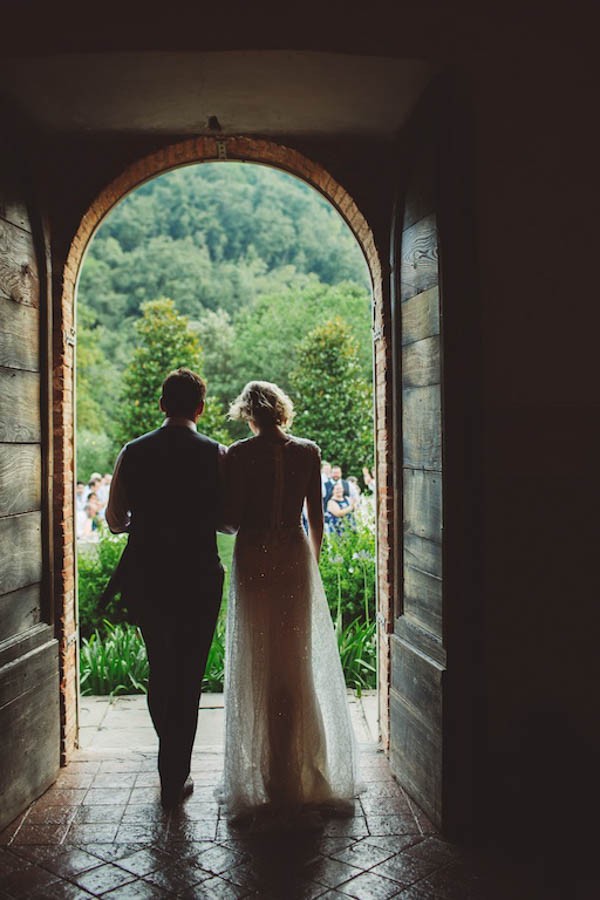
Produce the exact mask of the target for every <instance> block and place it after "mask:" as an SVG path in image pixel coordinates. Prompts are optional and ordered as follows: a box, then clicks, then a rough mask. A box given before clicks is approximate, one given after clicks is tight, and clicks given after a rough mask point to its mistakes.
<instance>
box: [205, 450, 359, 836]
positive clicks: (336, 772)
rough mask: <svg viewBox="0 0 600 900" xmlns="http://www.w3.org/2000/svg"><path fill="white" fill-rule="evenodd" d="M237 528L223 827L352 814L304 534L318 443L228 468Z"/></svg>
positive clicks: (257, 453) (336, 696)
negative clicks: (320, 814) (314, 815)
mask: <svg viewBox="0 0 600 900" xmlns="http://www.w3.org/2000/svg"><path fill="white" fill-rule="evenodd" d="M227 471H228V477H227V483H228V494H229V498H230V501H229V508H230V516H232V517H233V519H234V521H233V522H232V524H235V525H238V526H239V530H238V535H237V540H236V545H235V552H234V558H233V568H232V575H231V587H230V594H229V606H228V611H227V641H226V657H225V771H224V782H223V787H222V792H221V799H222V801H223V802H224V804H225V807H226V811H227V815H228V818H229V819H230V820H238V821H240V822H242V821H244V820H249V821H250V823H253V824H255V825H258V826H259V827H260V824H261V822H263V823H264V822H265V821H266V822H271V823H273V822H275V823H276V824H282V823H285V822H289V823H291V824H293V820H294V818H295V817H297V816H300V817H301V816H302V815H306V812H307V810H309V811H314V810H326V811H330V812H334V813H335V812H337V813H342V814H344V813H346V814H348V813H351V811H352V809H353V799H352V798H353V797H354V796H355V793H356V785H357V769H356V750H355V743H354V737H353V733H352V726H351V723H350V717H349V712H348V703H347V698H346V686H345V683H344V678H343V674H342V668H341V664H340V659H339V654H338V649H337V643H336V639H335V634H334V630H333V624H332V621H331V616H330V613H329V608H328V605H327V599H326V597H325V592H324V590H323V584H322V582H321V576H320V574H319V569H318V566H317V563H316V561H315V558H314V555H313V553H312V550H311V548H310V545H309V542H308V539H307V537H306V535H305V533H304V530H303V528H302V525H301V511H302V504H303V502H304V498H305V496H306V493H307V489H308V487H309V482H310V480H311V479H316V478H318V479H319V491H320V454H319V449H318V447H317V446H316V444H313V443H311V442H309V441H304V440H300V439H298V438H291V437H286V438H285V440H271V439H268V438H265V437H263V436H260V435H259V436H258V437H254V438H250V439H248V440H246V441H240V442H238V443H237V444H234V445H233V447H231V448H230V450H229V452H228V457H227Z"/></svg>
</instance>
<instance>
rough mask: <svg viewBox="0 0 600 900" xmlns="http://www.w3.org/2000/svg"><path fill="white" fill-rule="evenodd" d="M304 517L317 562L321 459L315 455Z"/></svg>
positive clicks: (320, 539)
mask: <svg viewBox="0 0 600 900" xmlns="http://www.w3.org/2000/svg"><path fill="white" fill-rule="evenodd" d="M306 516H307V519H308V534H309V537H310V543H311V545H312V549H313V553H314V555H315V559H316V560H317V562H319V555H320V553H321V542H322V540H323V495H322V485H321V457H320V453H319V452H318V450H317V452H316V453H315V460H314V463H313V467H312V471H311V474H310V479H309V482H308V488H307V491H306Z"/></svg>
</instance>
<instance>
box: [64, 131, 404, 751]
mask: <svg viewBox="0 0 600 900" xmlns="http://www.w3.org/2000/svg"><path fill="white" fill-rule="evenodd" d="M227 160H235V161H238V162H243V161H245V162H252V163H259V164H263V165H268V166H271V167H274V168H278V169H281V170H283V171H286V172H288V173H290V174H292V175H295V176H297V177H299V178H301V179H302V180H303V181H305V182H306V183H307V184H309V185H311V186H312V187H314V188H316V189H317V190H318V191H319V192H320V193H321V194H322V195H323V196H324V197H325V198H326V199H327V200H328V201H329V202H330V203H331V205H332V206H333V207H334V208H335V209H336V210H337V211H338V212H339V213H340V215H341V216H342V217H343V218H344V219H345V221H346V222H347V224H348V225H349V227H350V228H351V230H352V232H353V233H354V235H355V237H356V240H357V242H358V244H359V245H360V247H361V249H362V252H363V254H364V257H365V259H366V262H367V265H368V268H369V273H370V277H371V282H372V292H373V303H374V338H375V341H376V348H375V353H374V363H375V396H376V404H375V406H376V456H377V484H378V507H379V508H378V536H379V541H378V582H379V610H380V612H379V621H380V633H381V634H382V635H384V636H385V634H386V631H387V624H386V623H387V622H388V621H389V617H390V612H389V611H390V605H391V599H390V598H391V589H390V581H391V578H390V576H391V554H390V540H389V534H390V526H391V509H390V505H391V499H390V497H391V490H389V487H388V485H389V479H390V474H391V467H390V465H389V460H388V440H387V435H388V433H391V423H390V422H389V421H388V419H389V417H390V410H391V405H390V403H389V402H386V395H387V392H388V391H389V384H388V379H387V370H388V365H387V360H388V349H387V348H388V346H389V344H387V343H386V336H385V331H384V323H385V322H386V321H388V322H389V316H385V315H384V310H383V303H384V292H383V284H382V275H381V265H380V262H379V256H378V252H377V249H376V246H375V241H374V238H373V234H372V231H371V229H370V227H369V225H368V223H367V222H366V220H365V218H364V216H363V215H362V214H361V212H360V210H359V209H358V208H357V206H356V204H355V203H354V201H353V200H352V198H351V197H350V196H349V195H348V193H347V192H346V191H345V190H344V188H343V187H342V186H341V185H339V184H338V183H337V182H336V181H335V180H334V179H333V178H332V177H331V176H330V175H329V174H328V173H327V172H326V171H325V170H324V169H323V168H322V167H321V166H320V165H318V164H317V163H314V162H312V161H311V160H309V159H307V158H306V157H304V156H303V155H301V154H300V153H298V152H297V151H295V150H291V149H289V148H287V147H283V146H281V145H278V144H274V143H271V142H267V141H260V140H254V139H250V138H228V139H224V140H218V139H215V138H198V139H193V140H188V141H185V142H183V143H180V144H175V145H172V146H170V147H166V148H164V149H163V150H160V151H158V152H157V153H155V154H152V155H151V156H148V157H145V158H144V159H142V160H140V161H139V162H136V163H134V164H133V165H131V166H129V167H128V168H127V169H126V170H125V171H124V172H123V173H122V174H121V175H120V176H119V177H118V178H117V179H115V180H114V181H113V182H112V183H111V184H110V185H108V187H106V188H105V189H104V190H103V191H102V192H101V193H100V195H99V196H98V197H97V198H96V200H95V201H94V203H93V204H92V205H91V206H90V208H89V209H88V211H87V212H86V214H85V215H84V216H83V218H82V220H81V223H80V225H79V228H78V230H77V233H76V234H75V236H74V238H73V241H72V244H71V247H70V251H69V254H68V258H67V262H66V265H65V269H64V278H63V286H62V287H63V293H62V312H63V321H64V323H65V325H66V326H67V327H66V328H65V329H63V335H64V336H65V343H66V344H67V348H66V349H67V352H66V353H63V354H61V356H60V358H59V359H58V360H57V365H55V367H54V372H55V382H54V384H55V397H54V408H55V417H58V418H59V419H60V423H61V425H62V428H58V429H56V428H55V434H59V435H60V436H59V441H60V442H61V446H60V447H59V448H57V450H58V453H57V456H58V457H59V458H60V459H62V460H70V466H66V467H65V466H63V469H62V473H59V475H60V474H62V484H61V486H60V487H61V490H60V495H61V496H62V498H63V500H64V505H63V506H62V509H61V514H60V518H59V519H58V520H55V525H56V533H55V547H56V548H57V550H58V552H59V553H62V566H61V567H60V569H59V571H60V573H61V575H60V577H61V579H62V583H61V585H60V590H59V591H58V596H60V597H61V598H63V606H62V609H60V610H59V611H58V621H59V630H60V638H61V670H62V672H61V674H62V678H61V704H62V729H63V748H64V756H65V758H66V757H68V754H69V751H70V749H71V748H72V747H73V746H74V744H75V740H76V734H77V646H76V641H73V640H72V637H71V636H72V634H74V633H76V627H75V622H76V618H75V617H76V610H75V603H76V597H75V590H74V584H75V581H74V570H75V563H74V552H73V534H72V529H69V527H68V525H67V523H68V522H69V521H71V522H72V514H73V509H72V504H73V494H74V484H73V473H72V462H73V403H74V401H73V389H72V385H73V374H74V354H73V352H72V351H71V352H69V336H70V335H72V340H71V344H72V343H73V342H74V336H75V335H74V330H73V324H74V308H75V298H76V288H77V281H78V277H79V273H80V270H81V265H82V261H83V257H84V255H85V251H86V248H87V246H88V244H89V241H90V239H91V238H92V236H93V234H94V233H95V231H96V229H97V228H98V227H99V225H100V223H101V222H102V221H103V219H104V217H105V216H106V215H107V213H108V212H109V211H110V210H111V209H112V208H113V207H114V206H115V204H116V203H118V202H119V201H120V200H121V199H123V198H124V197H125V196H126V195H127V194H128V193H129V192H131V191H132V190H134V189H135V188H137V187H139V186H140V185H141V184H142V183H144V182H145V181H148V180H150V179H152V178H154V177H156V176H157V175H159V174H163V173H165V172H168V171H170V170H173V169H176V168H179V167H181V166H185V165H190V164H194V163H201V162H215V161H227ZM55 422H56V419H55ZM379 659H380V673H379V680H380V685H381V687H382V692H381V715H380V719H381V727H382V734H383V737H384V740H385V739H386V736H387V733H388V728H387V682H388V672H389V665H388V652H387V642H385V640H384V641H382V642H381V652H380V657H379Z"/></svg>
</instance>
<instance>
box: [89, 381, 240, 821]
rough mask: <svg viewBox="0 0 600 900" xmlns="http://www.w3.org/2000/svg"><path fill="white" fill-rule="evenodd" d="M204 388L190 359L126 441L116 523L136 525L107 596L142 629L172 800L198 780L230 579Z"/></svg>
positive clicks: (118, 473) (117, 479)
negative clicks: (205, 702) (149, 425)
mask: <svg viewBox="0 0 600 900" xmlns="http://www.w3.org/2000/svg"><path fill="white" fill-rule="evenodd" d="M205 395H206V385H205V383H204V381H203V380H202V379H201V378H200V376H199V375H196V374H195V373H194V372H192V371H190V370H189V369H185V368H180V369H177V370H176V371H174V372H171V373H170V374H169V375H167V377H166V378H165V380H164V382H163V385H162V393H161V397H160V408H161V410H162V411H163V412H164V413H165V420H164V422H163V424H162V426H161V427H160V428H157V429H156V431H151V432H149V433H148V434H144V435H142V436H141V437H139V438H137V439H136V440H134V441H130V443H128V444H126V445H125V447H123V449H122V450H121V452H120V454H119V456H118V458H117V462H116V465H115V471H114V475H113V480H112V484H111V489H110V496H109V500H108V506H107V508H106V521H107V523H108V526H109V528H110V530H111V531H112V532H123V531H127V532H128V533H129V540H128V543H127V546H126V548H125V551H124V553H123V557H122V559H121V562H120V563H119V566H118V568H117V571H116V572H115V575H114V576H113V578H112V579H111V585H110V589H109V590H108V592H105V597H106V596H107V593H108V594H109V595H110V594H115V593H117V592H118V591H121V592H122V596H123V602H124V603H125V605H126V606H127V608H128V610H129V612H130V614H132V618H133V620H134V621H136V622H138V623H139V625H140V627H141V629H142V634H143V637H144V641H145V643H146V648H147V651H148V660H149V664H150V677H149V683H148V708H149V710H150V715H151V717H152V722H153V723H154V728H155V729H156V733H157V735H158V739H159V751H158V771H159V774H160V781H161V802H162V804H163V806H165V807H166V808H171V807H173V806H176V805H177V804H178V803H180V802H181V801H182V800H183V799H184V798H185V797H186V796H188V795H189V794H190V793H191V792H192V790H193V782H192V780H191V778H190V761H191V755H192V747H193V744H194V737H195V734H196V727H197V724H198V705H199V701H200V689H201V683H202V678H203V675H204V669H205V667H206V660H207V656H208V651H209V649H210V644H211V641H212V636H213V632H214V629H215V625H216V622H217V616H218V613H219V606H220V604H221V594H222V589H223V568H222V566H221V563H220V560H219V554H218V550H217V537H216V529H217V508H218V503H219V499H220V497H219V494H220V487H219V482H220V474H221V470H222V465H223V461H224V457H225V452H226V451H225V448H224V447H222V446H221V445H219V444H217V443H216V442H215V441H213V440H211V439H210V438H208V437H205V436H204V435H202V434H199V433H198V432H197V431H196V423H197V421H198V419H199V417H200V416H201V415H202V412H203V410H204V399H205Z"/></svg>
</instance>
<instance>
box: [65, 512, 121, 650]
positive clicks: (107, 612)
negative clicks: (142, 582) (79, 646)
mask: <svg viewBox="0 0 600 900" xmlns="http://www.w3.org/2000/svg"><path fill="white" fill-rule="evenodd" d="M126 541H127V538H126V536H125V535H122V534H111V533H110V531H108V529H107V528H104V529H103V530H102V532H101V536H100V540H99V541H98V543H97V544H80V545H79V547H78V552H77V586H78V597H79V631H80V633H81V635H82V637H84V638H88V637H90V635H91V634H92V632H93V631H94V630H95V629H97V628H100V627H101V626H102V622H103V621H104V619H105V618H107V619H110V620H111V622H115V623H116V622H126V621H127V610H126V609H125V608H124V607H123V606H122V605H121V603H120V601H119V600H118V599H113V600H111V601H110V603H109V604H108V605H107V606H106V608H104V609H102V608H100V607H99V602H100V597H101V595H102V592H103V591H104V589H105V588H106V586H107V584H108V581H109V579H110V576H111V575H112V573H113V572H114V570H115V569H116V567H117V563H118V562H119V560H120V559H121V554H122V553H123V550H124V548H125V543H126Z"/></svg>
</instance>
